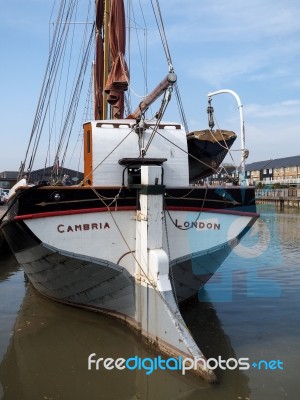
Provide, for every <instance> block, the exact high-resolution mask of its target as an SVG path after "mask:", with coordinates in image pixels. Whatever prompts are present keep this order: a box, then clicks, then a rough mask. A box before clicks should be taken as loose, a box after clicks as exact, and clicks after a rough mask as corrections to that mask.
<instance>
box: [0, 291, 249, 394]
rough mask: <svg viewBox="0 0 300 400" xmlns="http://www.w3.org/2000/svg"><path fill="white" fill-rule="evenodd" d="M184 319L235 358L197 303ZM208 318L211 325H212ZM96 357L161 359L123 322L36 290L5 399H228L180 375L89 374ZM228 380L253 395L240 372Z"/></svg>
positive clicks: (15, 344) (4, 365)
mask: <svg viewBox="0 0 300 400" xmlns="http://www.w3.org/2000/svg"><path fill="white" fill-rule="evenodd" d="M182 312H183V314H184V315H185V316H186V318H187V319H188V320H189V321H190V322H191V321H193V323H192V329H193V334H195V337H196V338H197V340H201V341H202V345H205V344H206V345H207V353H208V354H210V355H211V356H216V354H217V352H215V350H214V349H213V346H212V344H211V343H210V342H208V341H207V340H208V339H209V338H213V341H215V343H217V344H219V343H220V342H221V343H222V347H223V350H224V354H222V356H223V357H234V352H233V350H232V348H231V346H230V342H229V339H228V338H227V337H226V336H225V335H224V333H223V331H222V329H221V327H220V323H219V320H218V318H217V316H216V314H215V311H214V310H213V309H212V308H210V307H208V305H207V304H205V305H203V304H200V303H198V302H195V304H193V305H189V306H185V308H184V309H183V311H182ZM207 313H209V322H208V323H206V322H204V321H205V319H206V316H207V315H208V314H207ZM199 318H201V320H200V319H199ZM202 318H203V319H202ZM201 332H202V333H201ZM212 332H213V335H211V333H212ZM209 340H211V339H209ZM94 352H95V353H96V354H97V357H103V358H109V357H111V358H114V359H117V358H119V357H122V358H129V357H134V356H136V355H137V356H138V357H141V358H146V357H149V358H151V359H154V358H155V357H156V356H157V354H156V353H154V352H152V351H151V350H150V349H149V347H148V346H145V345H144V344H143V343H142V341H140V339H139V338H138V336H136V335H134V334H133V333H132V332H129V331H128V330H127V329H123V325H122V324H121V323H120V322H118V321H115V320H114V319H112V318H105V317H103V316H101V315H98V314H93V313H86V312H84V311H81V310H78V309H75V308H69V307H65V306H62V305H60V304H56V303H53V302H51V301H49V300H47V299H45V298H42V297H41V296H40V295H38V294H37V293H36V292H35V291H34V289H33V288H32V286H31V285H29V286H28V287H27V290H26V294H25V298H24V301H23V303H22V305H21V308H20V310H19V313H18V316H17V320H16V322H15V326H14V329H13V336H12V338H11V340H10V343H9V346H8V348H7V352H6V354H5V356H4V358H3V360H2V362H1V365H0V382H1V385H2V390H3V392H4V395H3V399H24V400H26V399H30V400H32V399H38V398H45V399H47V398H48V399H50V398H51V399H58V398H63V399H78V398H88V399H102V398H103V399H104V398H105V399H114V400H115V399H128V400H129V399H136V398H140V399H147V400H150V399H166V398H170V399H199V397H201V399H203V400H206V399H207V400H208V399H210V400H213V399H219V398H220V397H219V396H220V392H219V388H221V386H222V385H221V386H220V387H218V390H216V388H215V387H214V386H211V385H209V384H207V383H206V382H204V381H201V380H200V381H199V379H197V378H196V377H194V376H188V377H186V376H181V375H180V374H178V372H175V371H174V372H172V371H159V370H157V371H154V372H153V373H152V374H151V375H148V376H147V375H146V373H145V371H144V370H141V371H139V370H135V371H129V370H126V369H124V370H122V371H118V370H116V369H113V370H110V371H108V370H105V369H104V368H100V369H99V370H98V371H96V370H92V371H89V370H88V367H87V359H88V356H89V354H91V353H94ZM220 377H221V381H223V379H224V380H226V381H228V382H227V383H228V384H229V385H230V386H232V387H233V388H234V389H233V390H234V392H235V395H234V398H237V396H243V397H242V398H244V396H247V395H248V393H249V389H248V386H247V384H248V379H247V378H246V376H245V375H244V374H242V373H241V372H240V371H229V373H225V374H224V375H220ZM224 383H225V382H224ZM228 384H226V385H225V386H226V387H228ZM220 390H222V392H223V390H224V395H223V394H222V398H224V399H226V398H227V397H226V392H225V388H223V389H220ZM232 393H233V392H232V391H231V393H230V398H232V397H231V396H232ZM228 395H229V394H228ZM228 399H229V397H228Z"/></svg>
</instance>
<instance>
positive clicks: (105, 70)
mask: <svg viewBox="0 0 300 400" xmlns="http://www.w3.org/2000/svg"><path fill="white" fill-rule="evenodd" d="M110 3H111V0H104V24H103V27H104V46H103V48H104V52H103V82H107V78H108V71H109V35H108V26H109V16H110V6H111V4H110ZM102 96H103V109H102V115H101V119H107V114H108V103H107V95H106V93H105V91H104V90H103V92H102Z"/></svg>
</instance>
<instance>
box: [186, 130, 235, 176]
mask: <svg viewBox="0 0 300 400" xmlns="http://www.w3.org/2000/svg"><path fill="white" fill-rule="evenodd" d="M235 139H236V134H235V133H234V132H232V131H224V130H220V129H217V130H216V131H210V130H209V129H206V130H203V131H196V132H191V133H189V134H188V135H187V145H188V152H189V176H190V182H191V183H192V182H195V181H198V180H199V179H203V178H206V177H208V176H210V175H211V174H213V173H214V172H215V171H216V169H218V168H219V166H220V165H221V163H222V161H223V160H224V158H225V157H226V155H227V153H228V150H229V149H230V148H231V146H232V145H233V143H234V141H235ZM199 160H200V161H199Z"/></svg>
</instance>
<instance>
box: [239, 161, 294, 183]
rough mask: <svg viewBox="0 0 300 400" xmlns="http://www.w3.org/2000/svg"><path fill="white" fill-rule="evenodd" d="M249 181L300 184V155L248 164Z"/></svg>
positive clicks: (247, 174)
mask: <svg viewBox="0 0 300 400" xmlns="http://www.w3.org/2000/svg"><path fill="white" fill-rule="evenodd" d="M245 170H246V178H247V179H248V181H249V182H251V183H253V184H257V183H258V182H262V183H267V182H272V183H282V184H293V183H295V184H300V155H299V156H292V157H284V158H276V159H274V160H265V161H258V162H254V163H252V164H248V165H246V168H245Z"/></svg>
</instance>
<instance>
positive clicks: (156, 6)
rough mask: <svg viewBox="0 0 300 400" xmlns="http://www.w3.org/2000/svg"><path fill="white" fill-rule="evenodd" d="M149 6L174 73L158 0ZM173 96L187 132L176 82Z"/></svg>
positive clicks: (152, 0)
mask: <svg viewBox="0 0 300 400" xmlns="http://www.w3.org/2000/svg"><path fill="white" fill-rule="evenodd" d="M151 5H152V9H153V12H154V16H155V19H156V24H157V27H158V30H159V33H160V37H161V41H162V44H163V48H164V51H165V56H166V59H167V62H168V65H169V68H170V69H171V70H172V71H174V68H173V62H172V58H171V53H170V49H169V45H168V41H167V36H166V33H165V28H164V23H163V18H162V13H161V9H160V5H159V0H155V4H154V0H151ZM175 95H176V100H177V105H178V109H179V114H180V118H181V122H182V125H183V126H184V129H185V131H186V132H189V128H188V123H187V119H186V116H185V111H184V108H183V103H182V100H181V95H180V91H179V86H178V83H177V82H176V83H175Z"/></svg>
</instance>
